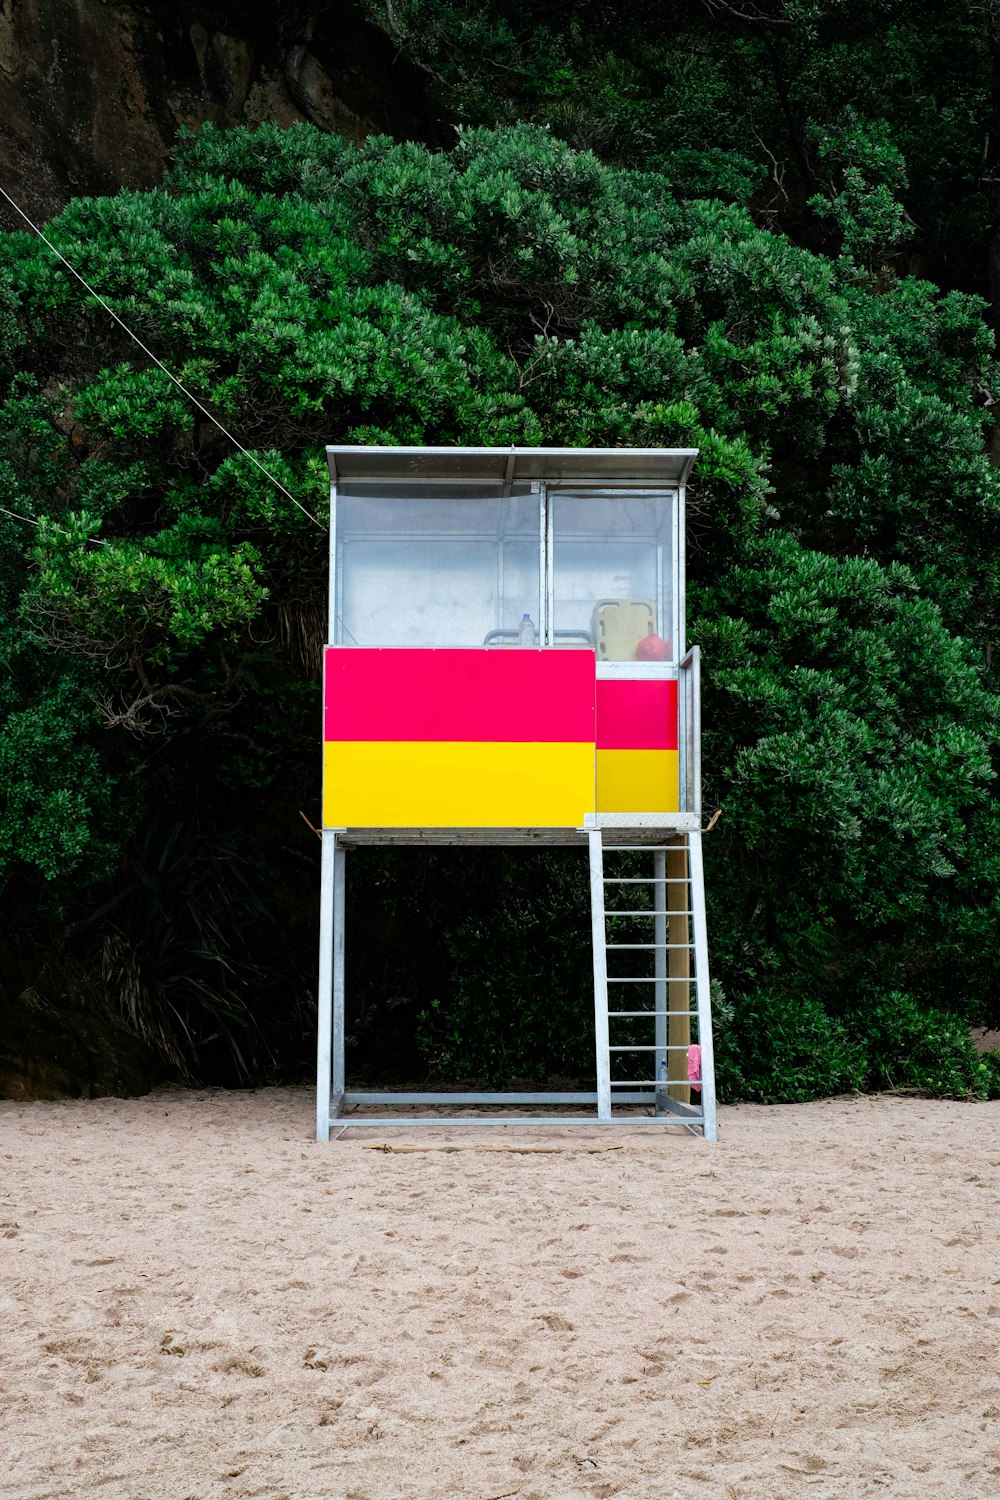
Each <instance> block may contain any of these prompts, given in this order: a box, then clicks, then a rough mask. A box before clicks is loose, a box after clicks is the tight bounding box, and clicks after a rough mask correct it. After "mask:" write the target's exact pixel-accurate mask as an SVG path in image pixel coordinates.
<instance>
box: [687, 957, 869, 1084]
mask: <svg viewBox="0 0 1000 1500" xmlns="http://www.w3.org/2000/svg"><path fill="white" fill-rule="evenodd" d="M716 1069H717V1079H716V1081H717V1086H718V1090H719V1097H720V1099H721V1100H723V1101H724V1102H728V1101H730V1100H735V1099H757V1100H759V1101H760V1102H761V1103H762V1104H797V1103H802V1102H804V1101H805V1100H808V1099H816V1098H818V1097H820V1096H821V1095H823V1094H838V1093H848V1092H850V1091H851V1090H852V1089H860V1088H862V1087H863V1086H864V1083H865V1061H864V1049H863V1047H862V1046H861V1045H859V1043H858V1042H857V1041H856V1040H855V1039H853V1038H852V1037H851V1036H850V1034H849V1032H848V1030H847V1028H846V1026H845V1025H844V1023H843V1022H842V1021H840V1020H838V1019H837V1017H836V1016H831V1015H830V1014H829V1013H828V1012H827V1011H826V1010H824V1008H823V1006H822V1004H821V1003H820V1002H819V1001H818V1000H817V999H815V998H814V997H812V996H810V995H804V996H800V997H799V998H797V999H796V1000H794V1001H793V1000H791V999H790V997H789V996H788V994H787V993H781V992H776V991H775V990H774V989H772V988H770V987H769V986H768V985H767V984H764V985H762V986H761V987H760V988H758V989H756V990H754V991H753V992H752V993H751V994H749V995H747V996H746V998H745V999H744V1000H742V1002H741V1003H740V1005H739V1006H738V1007H737V1008H736V1012H735V1019H734V1021H733V1023H732V1025H731V1026H729V1027H724V1028H720V1036H719V1040H718V1045H717V1052H716Z"/></svg>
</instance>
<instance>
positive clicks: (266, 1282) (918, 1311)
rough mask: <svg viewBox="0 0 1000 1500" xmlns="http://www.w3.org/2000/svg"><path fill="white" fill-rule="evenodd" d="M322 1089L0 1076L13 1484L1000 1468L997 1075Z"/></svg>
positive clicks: (873, 1491) (204, 1497)
mask: <svg viewBox="0 0 1000 1500" xmlns="http://www.w3.org/2000/svg"><path fill="white" fill-rule="evenodd" d="M311 1111H312V1099H311V1096H310V1093H309V1091H308V1090H305V1089H276V1090H269V1091H264V1092H259V1093H253V1094H224V1093H216V1092H209V1093H189V1092H183V1091H159V1092H157V1093H156V1094H153V1095H151V1096H149V1097H148V1098H145V1099H139V1100H127V1101H126V1100H97V1101H82V1102H79V1103H75V1102H74V1103H63V1104H0V1455H2V1457H0V1493H2V1495H3V1497H4V1500H29V1497H30V1500H43V1497H45V1500H49V1497H51V1500H55V1497H63V1496H66V1497H70V1496H72V1497H74V1500H80V1497H84V1500H89V1497H91V1496H93V1497H101V1500H117V1497H128V1500H146V1497H148V1500H187V1497H197V1500H215V1497H226V1500H230V1497H233V1500H235V1497H243V1496H260V1497H266V1500H279V1497H282V1496H286V1497H288V1500H319V1497H322V1500H382V1497H393V1500H397V1497H398V1500H418V1497H419V1500H444V1497H449V1500H451V1497H459V1500H491V1497H500V1496H506V1497H510V1500H594V1497H606V1496H619V1497H622V1500H639V1497H640V1496H641V1497H652V1500H673V1497H681V1500H698V1497H706V1500H709V1497H712V1500H714V1497H719V1500H772V1497H775V1500H777V1497H789V1500H792V1497H795V1500H798V1497H802V1496H805V1497H808V1496H815V1497H817V1500H819V1497H830V1500H833V1497H836V1500H841V1497H852V1500H853V1497H861V1496H869V1495H871V1496H874V1495H878V1496H891V1497H893V1500H906V1497H910V1496H914V1497H917V1496H919V1497H921V1500H929V1497H935V1496H941V1497H944V1496H948V1497H954V1496H961V1497H984V1500H985V1497H989V1500H996V1497H997V1496H1000V1350H998V1335H1000V1255H998V1254H997V1239H998V1225H1000V1217H998V1202H997V1189H998V1184H1000V1170H998V1169H1000V1129H998V1127H1000V1105H998V1104H979V1105H975V1104H961V1103H958V1102H956V1103H948V1102H929V1101H924V1100H914V1099H905V1100H903V1099H890V1098H878V1099H852V1100H831V1101H825V1102H822V1103H819V1104H810V1105H797V1106H789V1107H783V1108H776V1109H764V1108H756V1107H745V1106H744V1107H740V1108H729V1109H723V1110H722V1111H721V1139H720V1142H719V1144H718V1146H717V1147H715V1148H713V1147H711V1146H707V1145H705V1144H704V1143H703V1142H701V1141H698V1140H695V1139H692V1138H691V1137H689V1136H684V1135H677V1134H674V1133H671V1134H660V1133H658V1132H652V1131H645V1132H644V1131H642V1130H639V1129H630V1128H628V1127H626V1128H623V1129H622V1130H620V1131H615V1132H614V1133H603V1134H602V1133H600V1132H598V1131H597V1130H596V1129H595V1130H591V1129H589V1128H587V1129H585V1130H581V1131H580V1132H578V1133H574V1132H571V1131H569V1130H550V1131H547V1132H541V1131H538V1132H532V1131H531V1130H529V1129H522V1128H519V1129H516V1130H514V1129H511V1130H503V1131H490V1132H486V1131H480V1132H479V1133H476V1132H473V1131H470V1130H468V1129H466V1130H462V1129H460V1128H453V1127H449V1128H448V1129H447V1130H446V1131H429V1130H425V1131H423V1132H419V1133H418V1132H410V1133H408V1134H406V1133H403V1132H401V1131H396V1132H390V1133H388V1134H386V1133H383V1134H381V1135H379V1136H376V1137H373V1136H372V1135H371V1134H367V1135H366V1134H363V1133H361V1132H358V1133H356V1134H355V1135H354V1136H351V1135H348V1136H347V1137H346V1138H345V1139H344V1140H342V1141H340V1142H338V1143H336V1144H334V1143H331V1144H329V1145H323V1146H319V1145H317V1144H316V1143H315V1142H313V1141H311V1140H310V1128H311ZM378 1140H392V1141H393V1142H394V1143H396V1144H410V1145H421V1146H433V1147H436V1148H440V1147H441V1146H443V1145H445V1144H448V1143H450V1144H453V1145H459V1146H461V1147H462V1148H463V1149H461V1150H458V1151H454V1152H448V1151H441V1150H440V1149H435V1150H421V1151H410V1152H403V1153H392V1154H386V1153H383V1152H379V1151H373V1150H370V1149H368V1147H370V1146H371V1145H372V1144H374V1143H375V1141H378ZM501 1145H503V1146H511V1145H528V1146H533V1145H534V1146H537V1145H544V1146H546V1147H549V1148H552V1147H554V1146H558V1147H562V1148H563V1149H562V1150H560V1151H557V1152H554V1153H553V1152H551V1151H548V1152H545V1153H539V1152H537V1151H534V1152H526V1153H523V1154H521V1153H514V1152H508V1151H498V1150H497V1149H496V1148H497V1147H498V1146H501ZM609 1145H614V1146H616V1147H620V1148H621V1149H620V1150H618V1149H616V1150H600V1151H594V1150H592V1149H588V1148H593V1147H595V1146H601V1147H607V1146H609Z"/></svg>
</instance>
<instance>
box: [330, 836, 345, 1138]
mask: <svg viewBox="0 0 1000 1500" xmlns="http://www.w3.org/2000/svg"><path fill="white" fill-rule="evenodd" d="M346 889H347V851H346V850H345V848H344V846H343V844H342V843H341V842H340V840H339V839H338V840H337V842H336V845H335V849H334V856H333V1101H332V1113H333V1114H334V1115H339V1114H340V1111H341V1109H342V1108H343V1104H344V1087H345V1082H344V1077H345V1075H344V940H345V935H346V934H345V931H344V894H345V891H346Z"/></svg>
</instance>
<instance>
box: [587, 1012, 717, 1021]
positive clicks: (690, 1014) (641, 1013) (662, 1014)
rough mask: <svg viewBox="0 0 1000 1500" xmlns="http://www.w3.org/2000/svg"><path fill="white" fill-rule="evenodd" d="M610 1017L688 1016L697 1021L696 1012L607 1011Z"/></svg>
mask: <svg viewBox="0 0 1000 1500" xmlns="http://www.w3.org/2000/svg"><path fill="white" fill-rule="evenodd" d="M612 1016H690V1018H691V1020H692V1021H697V1019H698V1012H697V1011H694V1010H609V1011H608V1019H609V1020H610V1019H611V1017H612Z"/></svg>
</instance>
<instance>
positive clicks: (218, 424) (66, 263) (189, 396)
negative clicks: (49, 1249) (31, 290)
mask: <svg viewBox="0 0 1000 1500" xmlns="http://www.w3.org/2000/svg"><path fill="white" fill-rule="evenodd" d="M0 196H2V197H4V198H5V199H6V200H7V202H8V203H9V204H10V206H11V208H12V209H13V210H14V212H15V213H16V214H18V215H20V217H21V218H22V219H23V220H24V222H25V223H26V224H27V225H28V227H29V229H31V230H32V232H33V233H34V234H36V235H37V236H38V238H39V239H40V240H41V241H42V243H43V244H44V245H47V246H48V248H49V249H50V250H51V251H52V254H53V255H54V256H55V257H56V258H57V259H58V260H60V261H62V263H63V265H64V266H65V267H66V269H67V271H69V272H70V274H71V275H72V276H75V277H76V279H77V281H78V282H79V283H80V285H81V286H82V287H84V288H85V289H86V291H88V292H89V293H90V295H91V296H92V297H93V298H94V299H95V301H97V302H99V303H100V304H101V306H102V307H103V308H104V311H105V312H106V313H107V314H108V315H109V316H110V317H112V318H114V320H115V322H116V323H117V324H118V326H119V327H120V328H122V329H123V330H124V331H125V333H127V334H128V336H129V338H130V339H131V340H132V341H133V343H135V344H138V346H139V348H140V349H141V350H142V352H143V353H144V354H145V355H147V357H148V358H149V359H151V360H152V361H153V363H154V365H157V366H158V367H159V369H161V370H162V371H163V373H164V375H166V376H167V378H168V380H172V381H173V383H174V385H175V386H176V387H177V389H178V390H179V391H180V392H181V393H182V394H183V395H184V396H186V397H187V399H188V400H189V401H190V402H191V403H192V405H193V406H196V407H197V408H198V410H199V411H200V412H203V413H204V415H205V416H206V417H207V418H208V420H209V421H210V422H212V423H214V424H215V426H216V427H217V428H218V429H219V431H220V432H221V433H222V434H223V435H224V436H225V437H227V438H228V439H229V441H230V442H231V443H232V444H233V446H234V447H236V448H238V449H239V451H240V452H241V453H242V454H243V455H244V456H245V457H246V458H248V459H249V460H250V462H251V463H252V464H254V465H256V467H257V468H258V469H259V470H260V472H261V473H262V474H263V475H264V476H265V477H266V478H267V479H269V480H270V481H271V483H272V484H273V485H274V486H275V487H276V488H277V489H279V490H280V491H281V493H282V494H283V495H284V496H285V497H286V498H287V499H288V500H290V501H291V502H292V504H293V505H294V506H296V508H297V509H298V510H300V511H301V512H302V514H303V515H304V516H308V518H309V520H310V521H312V523H313V525H315V526H318V527H319V528H320V530H321V531H325V530H326V527H325V526H324V525H323V522H322V521H321V520H320V519H319V518H318V517H317V516H314V515H313V513H312V511H311V510H309V509H307V507H306V506H304V505H303V504H302V502H301V501H300V500H297V499H296V498H295V496H294V495H293V494H292V492H291V490H289V489H286V487H285V486H284V485H283V484H282V482H281V480H280V479H278V478H277V477H276V476H275V475H274V474H272V473H271V471H270V469H268V468H266V467H265V466H264V464H262V463H261V461H260V459H259V458H255V457H254V455H253V454H252V453H251V452H250V450H249V448H245V447H244V446H243V444H242V443H241V442H240V440H239V438H238V437H234V435H233V434H232V433H231V432H230V431H229V429H228V427H224V426H223V424H222V423H221V422H220V421H219V419H218V417H216V416H215V415H214V414H213V413H212V412H210V411H209V409H208V407H207V406H205V404H204V403H203V402H201V401H199V400H198V397H197V396H195V395H194V394H193V393H192V392H191V391H189V390H188V388H187V386H186V385H184V384H183V383H182V382H181V381H180V380H178V379H177V376H176V375H175V374H174V373H173V371H172V370H170V369H168V368H167V366H166V365H165V364H164V363H163V360H162V359H159V358H158V357H157V355H155V354H154V353H153V351H152V349H150V348H149V347H148V346H147V345H146V344H144V343H143V341H142V339H141V338H140V337H139V335H138V334H137V333H133V331H132V329H131V328H130V327H129V326H128V324H127V323H126V322H125V320H124V318H121V317H119V315H118V313H116V312H115V310H114V308H113V307H111V306H110V305H109V304H108V303H107V302H106V301H105V300H104V298H103V297H102V296H101V294H100V292H98V291H96V290H95V289H94V288H93V287H92V286H91V284H90V282H89V281H88V280H87V279H86V277H84V276H82V275H81V274H80V272H79V271H78V270H77V269H76V267H75V266H74V265H72V264H71V263H70V261H68V260H67V259H66V257H65V255H63V253H62V251H61V250H60V249H59V247H58V246H57V245H54V244H53V243H52V241H51V240H50V239H49V238H48V236H47V235H46V234H45V233H44V232H43V231H42V230H41V229H39V227H38V225H37V224H36V223H35V222H34V221H33V220H32V219H30V218H29V217H28V215H27V214H26V213H25V211H24V209H23V208H21V206H20V205H19V204H18V203H15V201H14V199H13V198H12V197H11V196H10V194H9V193H8V192H7V189H6V188H5V187H2V186H0ZM0 510H3V508H2V507H0ZM3 514H4V515H9V516H16V519H17V520H20V521H29V522H31V524H32V525H35V526H37V525H38V522H37V521H31V518H30V517H29V516H17V514H16V512H15V511H9V510H3Z"/></svg>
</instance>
